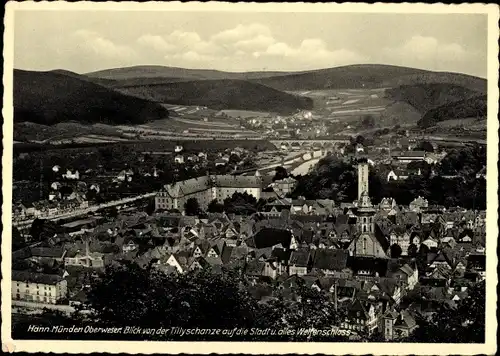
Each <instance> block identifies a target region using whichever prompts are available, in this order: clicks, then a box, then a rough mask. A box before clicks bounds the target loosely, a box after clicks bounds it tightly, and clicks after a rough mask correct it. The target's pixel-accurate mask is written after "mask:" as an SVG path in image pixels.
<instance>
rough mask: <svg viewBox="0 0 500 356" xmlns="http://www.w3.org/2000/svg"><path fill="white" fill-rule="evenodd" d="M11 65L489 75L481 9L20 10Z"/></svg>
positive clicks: (77, 69)
mask: <svg viewBox="0 0 500 356" xmlns="http://www.w3.org/2000/svg"><path fill="white" fill-rule="evenodd" d="M14 21H15V25H14V27H15V28H14V67H15V68H18V69H27V70H52V69H66V70H70V71H74V72H77V73H88V72H92V71H97V70H101V69H107V68H117V67H125V66H133V65H164V66H172V67H182V68H196V69H217V70H223V71H232V72H243V71H300V70H310V69H319V68H329V67H336V66H342V65H349V64H365V63H369V64H392V65H400V66H407V67H415V68H422V69H428V70H435V71H450V72H460V73H465V74H470V75H475V76H480V77H483V78H485V77H486V73H487V16H486V15H484V14H384V13H377V14H375V13H370V14H369V13H304V12H301V13H293V12H289V13H275V12H274V13H271V12H267V13H265V12H262V13H241V12H239V13H238V12H173V11H170V12H166V11H163V12H138V11H134V12H130V11H129V12H126V11H122V12H119V11H82V10H80V11H67V10H65V11H39V10H38V11H33V10H30V11H28V10H23V11H16V14H15V19H14Z"/></svg>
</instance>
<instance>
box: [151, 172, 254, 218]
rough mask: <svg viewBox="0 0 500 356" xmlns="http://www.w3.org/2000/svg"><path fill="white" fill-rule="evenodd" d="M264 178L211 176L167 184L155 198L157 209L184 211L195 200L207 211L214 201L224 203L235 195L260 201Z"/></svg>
mask: <svg viewBox="0 0 500 356" xmlns="http://www.w3.org/2000/svg"><path fill="white" fill-rule="evenodd" d="M261 191H262V177H260V176H233V175H210V176H204V177H198V178H192V179H188V180H185V181H181V182H176V183H174V184H167V185H165V186H164V189H162V190H161V191H160V192H158V194H157V195H156V197H155V209H156V210H160V209H167V210H169V209H178V210H181V211H182V210H184V204H186V202H187V201H188V199H190V198H195V199H196V200H197V201H198V203H199V205H200V207H201V208H202V209H206V208H207V207H208V204H210V202H211V201H212V200H217V201H218V202H220V203H222V202H223V201H224V199H226V198H229V197H231V196H232V195H233V194H234V193H247V194H250V195H253V196H254V197H255V198H256V199H257V200H258V199H260V195H261Z"/></svg>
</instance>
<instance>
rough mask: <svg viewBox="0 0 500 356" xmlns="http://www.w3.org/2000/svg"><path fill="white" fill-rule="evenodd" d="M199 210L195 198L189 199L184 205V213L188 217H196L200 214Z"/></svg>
mask: <svg viewBox="0 0 500 356" xmlns="http://www.w3.org/2000/svg"><path fill="white" fill-rule="evenodd" d="M200 211H201V208H200V204H199V203H198V200H197V199H196V198H189V199H188V200H187V201H186V204H184V212H185V213H186V215H188V216H196V215H198V214H199V213H200Z"/></svg>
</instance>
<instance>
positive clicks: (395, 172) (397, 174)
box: [387, 168, 422, 182]
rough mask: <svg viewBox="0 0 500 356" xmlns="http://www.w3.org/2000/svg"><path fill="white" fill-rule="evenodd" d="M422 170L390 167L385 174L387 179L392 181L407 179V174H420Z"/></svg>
mask: <svg viewBox="0 0 500 356" xmlns="http://www.w3.org/2000/svg"><path fill="white" fill-rule="evenodd" d="M421 174H422V172H421V170H420V168H419V169H418V170H409V169H402V168H395V169H391V170H390V171H389V173H388V174H387V181H388V182H390V181H393V180H405V179H408V177H409V176H411V175H418V176H419V175H421Z"/></svg>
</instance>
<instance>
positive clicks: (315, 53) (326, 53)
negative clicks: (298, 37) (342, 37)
mask: <svg viewBox="0 0 500 356" xmlns="http://www.w3.org/2000/svg"><path fill="white" fill-rule="evenodd" d="M259 55H263V56H277V57H284V58H286V59H289V60H292V61H294V62H297V63H300V64H305V63H314V64H315V65H316V66H336V65H341V64H352V63H360V62H362V61H364V57H363V56H361V55H360V54H358V53H355V52H353V51H350V50H347V49H338V50H330V49H328V48H327V45H326V43H325V42H324V41H323V40H321V39H317V38H310V39H305V40H303V41H302V42H301V43H300V45H299V46H297V47H291V46H289V45H287V44H286V43H284V42H278V43H274V44H272V45H270V46H269V47H268V48H267V49H266V51H264V52H263V53H260V54H259Z"/></svg>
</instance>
